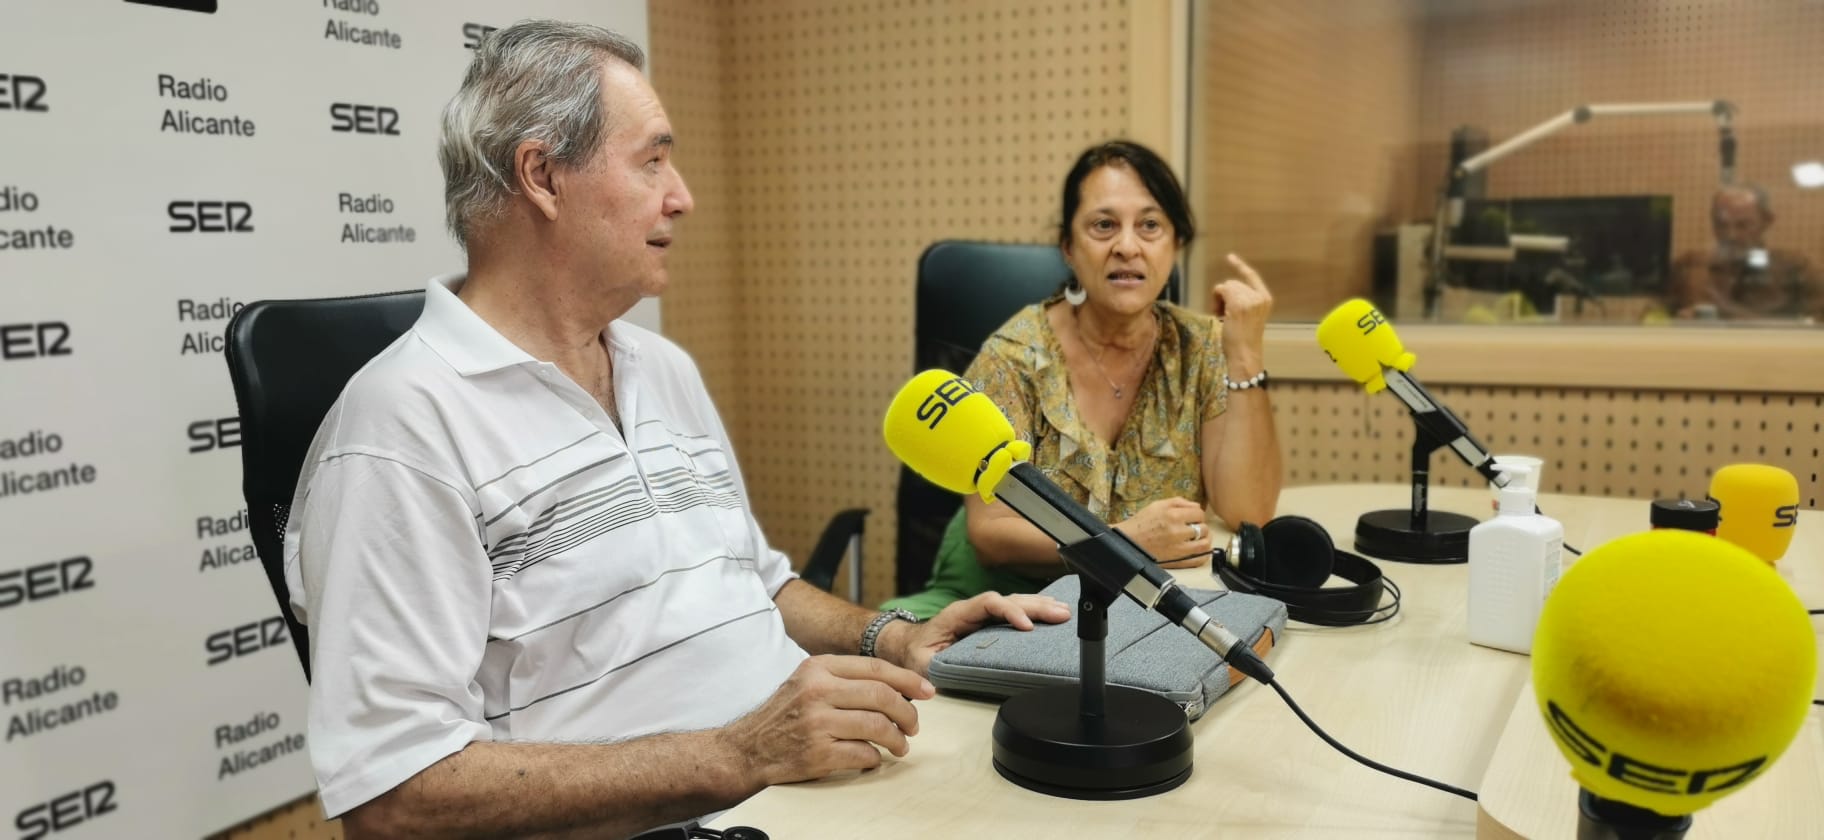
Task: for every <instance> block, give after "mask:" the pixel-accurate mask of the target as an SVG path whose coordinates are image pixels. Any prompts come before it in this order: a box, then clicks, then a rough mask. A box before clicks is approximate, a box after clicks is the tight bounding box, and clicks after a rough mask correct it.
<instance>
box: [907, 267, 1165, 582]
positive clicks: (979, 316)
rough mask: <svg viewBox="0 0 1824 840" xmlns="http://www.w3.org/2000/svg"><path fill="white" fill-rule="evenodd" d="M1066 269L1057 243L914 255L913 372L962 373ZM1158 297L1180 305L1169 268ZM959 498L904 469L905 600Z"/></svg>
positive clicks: (927, 572)
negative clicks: (994, 335) (915, 282)
mask: <svg viewBox="0 0 1824 840" xmlns="http://www.w3.org/2000/svg"><path fill="white" fill-rule="evenodd" d="M1069 277H1070V266H1068V265H1067V264H1065V262H1064V256H1063V254H1061V253H1060V252H1059V251H1058V247H1057V246H1056V245H1050V244H1025V243H1017V244H1016V243H1005V242H968V241H962V240H944V241H941V242H938V243H936V244H934V245H932V246H931V247H929V248H926V249H925V252H924V254H922V255H920V256H919V258H918V286H917V292H916V295H915V302H914V308H913V318H914V323H913V342H914V344H913V351H912V357H913V370H914V371H920V370H926V369H929V368H943V369H945V370H950V371H955V372H957V373H962V372H963V371H964V370H966V369H967V368H968V367H969V364H970V363H971V362H973V361H975V356H976V354H977V353H979V352H981V349H982V343H983V342H984V341H987V340H988V336H990V335H992V334H993V333H994V331H995V330H996V329H998V328H999V327H1000V326H1001V325H1002V324H1004V323H1006V322H1007V319H1009V318H1012V317H1013V315H1014V313H1016V312H1018V311H1020V309H1021V308H1022V307H1024V306H1027V305H1028V304H1033V303H1038V302H1039V301H1041V300H1044V299H1045V298H1047V297H1049V296H1051V295H1052V294H1053V293H1055V292H1057V291H1058V290H1059V289H1060V288H1062V286H1063V284H1064V281H1065V280H1066V279H1068V278H1069ZM1160 297H1161V299H1164V300H1171V301H1179V300H1182V298H1181V297H1180V295H1179V276H1178V270H1177V269H1176V268H1174V269H1173V270H1172V273H1171V276H1170V277H1169V278H1168V279H1167V280H1166V285H1165V288H1164V289H1163V290H1161V292H1160ZM962 503H963V502H962V498H961V497H959V496H957V495H956V494H955V493H952V492H950V491H948V490H945V489H943V488H941V487H938V486H937V485H935V484H932V483H931V482H928V481H926V480H924V479H923V478H921V477H920V476H919V475H918V474H917V473H915V472H913V471H912V470H910V469H908V468H905V467H901V468H900V471H899V492H898V497H897V499H896V500H895V507H896V509H897V515H898V521H899V538H898V542H897V544H896V545H895V546H894V552H895V555H896V560H897V561H898V563H897V566H896V569H895V574H894V585H895V586H896V587H897V589H898V594H900V595H907V594H910V593H913V592H918V591H920V590H922V589H924V588H925V582H926V580H928V579H929V578H930V577H931V564H932V561H933V560H935V559H936V557H937V549H938V545H939V544H940V543H941V542H942V541H943V536H944V528H945V527H947V526H948V525H949V524H950V518H951V517H952V516H955V515H956V509H957V508H958V507H960V506H961V505H962Z"/></svg>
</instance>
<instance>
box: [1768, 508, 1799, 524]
mask: <svg viewBox="0 0 1824 840" xmlns="http://www.w3.org/2000/svg"><path fill="white" fill-rule="evenodd" d="M1797 524H1799V506H1798V505H1780V506H1779V507H1777V508H1774V509H1773V527H1775V528H1791V527H1792V526H1794V525H1797Z"/></svg>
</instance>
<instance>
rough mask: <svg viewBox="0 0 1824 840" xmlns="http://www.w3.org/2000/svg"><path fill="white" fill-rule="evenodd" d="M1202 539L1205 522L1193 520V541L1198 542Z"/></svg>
mask: <svg viewBox="0 0 1824 840" xmlns="http://www.w3.org/2000/svg"><path fill="white" fill-rule="evenodd" d="M1200 539H1203V523H1201V522H1192V523H1191V542H1196V541H1198V540H1200Z"/></svg>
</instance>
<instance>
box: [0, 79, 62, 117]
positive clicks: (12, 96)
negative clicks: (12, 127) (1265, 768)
mask: <svg viewBox="0 0 1824 840" xmlns="http://www.w3.org/2000/svg"><path fill="white" fill-rule="evenodd" d="M45 87H46V86H45V83H44V78H43V77H41V76H27V75H25V74H23V73H0V111H36V112H38V113H44V112H46V111H49V110H51V106H50V103H48V102H45V101H44V93H45Z"/></svg>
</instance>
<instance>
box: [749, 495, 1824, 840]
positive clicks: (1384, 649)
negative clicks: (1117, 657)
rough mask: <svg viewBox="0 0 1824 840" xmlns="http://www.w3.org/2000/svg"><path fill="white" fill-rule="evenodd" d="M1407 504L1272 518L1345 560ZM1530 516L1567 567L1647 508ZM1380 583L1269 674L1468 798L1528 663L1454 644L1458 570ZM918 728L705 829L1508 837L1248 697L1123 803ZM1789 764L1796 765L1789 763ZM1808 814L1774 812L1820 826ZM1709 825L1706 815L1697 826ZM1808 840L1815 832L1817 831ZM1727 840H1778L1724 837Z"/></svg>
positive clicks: (954, 722) (1435, 499)
mask: <svg viewBox="0 0 1824 840" xmlns="http://www.w3.org/2000/svg"><path fill="white" fill-rule="evenodd" d="M1407 498H1408V490H1407V488H1405V487H1400V486H1392V485H1332V486H1323V487H1300V488H1292V489H1289V490H1287V491H1286V492H1285V493H1284V495H1283V496H1282V498H1281V502H1280V506H1279V512H1280V513H1282V514H1288V513H1293V514H1301V515H1304V516H1309V517H1311V518H1313V519H1315V520H1317V521H1318V522H1320V523H1322V524H1323V525H1324V526H1325V527H1326V528H1327V529H1329V531H1330V532H1331V534H1333V535H1335V536H1337V537H1338V538H1339V539H1338V544H1339V546H1341V547H1344V548H1347V547H1349V543H1350V541H1351V539H1350V537H1351V535H1352V534H1353V532H1354V528H1355V518H1356V517H1357V516H1358V515H1359V514H1360V513H1362V512H1363V511H1366V510H1375V509H1380V508H1395V507H1402V506H1404V504H1405V503H1406V501H1407ZM1489 499H1490V494H1489V493H1488V492H1487V491H1485V490H1481V489H1464V488H1441V489H1436V490H1434V491H1433V493H1432V504H1433V506H1434V507H1435V508H1437V509H1440V510H1452V511H1458V512H1462V513H1469V514H1472V515H1478V516H1482V517H1486V516H1487V515H1489V507H1490V505H1489ZM1540 506H1541V508H1543V509H1544V511H1545V512H1546V513H1547V514H1549V515H1551V516H1553V517H1555V518H1557V519H1558V520H1559V521H1561V522H1563V523H1564V526H1565V539H1566V541H1567V542H1569V543H1571V544H1572V545H1575V546H1578V547H1580V548H1587V547H1591V546H1594V545H1597V544H1599V543H1601V542H1603V541H1606V540H1609V539H1613V538H1615V537H1618V536H1622V535H1624V534H1628V533H1633V532H1636V531H1642V530H1645V529H1646V525H1647V503H1646V502H1645V501H1643V500H1623V499H1597V498H1589V497H1577V496H1557V495H1546V496H1544V497H1542V498H1541V499H1540ZM1797 537H1798V538H1797V539H1795V540H1794V542H1793V547H1792V551H1791V552H1790V553H1789V554H1788V555H1787V558H1786V560H1785V561H1784V562H1783V563H1782V564H1781V567H1782V573H1783V574H1784V575H1785V576H1786V577H1787V579H1788V580H1789V581H1792V582H1793V584H1794V586H1795V588H1797V590H1798V592H1799V594H1800V597H1801V598H1802V599H1803V600H1804V601H1805V602H1806V603H1807V604H1813V605H1820V606H1824V556H1821V555H1824V552H1821V551H1820V550H1819V549H1820V548H1824V515H1820V514H1818V513H1815V512H1810V511H1807V512H1805V513H1803V514H1802V515H1801V523H1800V527H1799V531H1798V534H1797ZM1566 559H1570V558H1569V557H1568V556H1567V558H1566ZM1381 565H1382V568H1383V569H1384V570H1385V571H1386V573H1387V575H1388V576H1389V577H1391V578H1393V579H1394V580H1395V581H1397V582H1398V583H1399V585H1400V586H1401V587H1402V588H1403V589H1404V590H1405V593H1406V594H1405V603H1404V607H1403V609H1402V610H1401V613H1400V616H1399V617H1398V618H1397V619H1395V620H1393V621H1391V622H1387V623H1385V624H1380V625H1374V626H1369V627H1354V628H1342V629H1334V628H1314V627H1308V626H1305V625H1296V624H1295V625H1291V626H1290V627H1289V629H1288V632H1287V633H1286V636H1285V638H1284V639H1283V640H1282V642H1281V644H1280V645H1279V646H1278V647H1277V648H1276V649H1275V650H1274V651H1273V653H1272V655H1271V656H1270V657H1269V659H1268V663H1269V664H1271V665H1272V666H1273V668H1274V670H1275V671H1276V672H1277V673H1278V675H1279V679H1280V682H1281V684H1282V685H1284V686H1285V687H1286V689H1287V690H1288V691H1290V692H1291V693H1292V696H1293V697H1294V698H1295V699H1297V700H1298V702H1299V704H1300V705H1301V706H1303V707H1304V709H1305V710H1306V712H1307V713H1309V714H1310V715H1311V716H1312V717H1313V718H1314V719H1315V720H1316V721H1317V722H1318V724H1319V725H1321V726H1323V727H1324V728H1325V729H1326V730H1327V731H1329V732H1330V734H1331V735H1333V736H1335V737H1336V738H1337V739H1339V740H1341V741H1342V742H1343V743H1344V744H1347V745H1349V746H1350V747H1351V748H1353V749H1354V750H1356V751H1357V752H1360V753H1362V754H1364V755H1367V756H1368V757H1369V758H1373V759H1376V760H1378V761H1381V762H1383V763H1386V764H1391V765H1393V766H1395V767H1398V768H1401V769H1404V770H1408V771H1411V772H1415V773H1420V774H1423V775H1426V776H1429V777H1431V778H1434V779H1438V780H1440V781H1444V782H1448V783H1451V784H1455V785H1458V786H1460V787H1468V788H1470V789H1472V790H1474V789H1479V788H1480V787H1481V785H1482V784H1483V781H1484V774H1485V771H1489V770H1490V765H1491V761H1492V760H1493V759H1494V757H1495V756H1496V751H1497V745H1498V744H1502V743H1503V742H1504V735H1506V733H1507V731H1508V729H1509V722H1510V719H1511V718H1514V717H1515V712H1516V709H1517V708H1518V707H1519V706H1520V705H1522V704H1531V703H1532V697H1531V689H1530V687H1528V672H1529V668H1530V660H1529V659H1528V658H1527V657H1525V656H1521V655H1518V654H1512V653H1506V652H1503V651H1497V650H1491V649H1488V648H1483V647H1478V646H1475V645H1471V644H1469V642H1468V641H1466V637H1465V630H1464V627H1465V602H1466V598H1467V569H1466V567H1465V566H1463V565H1460V564H1459V565H1450V566H1419V565H1409V564H1403V563H1382V564H1381ZM1174 574H1175V575H1176V576H1177V577H1178V579H1179V580H1180V581H1181V582H1183V583H1185V584H1186V585H1192V586H1198V587H1205V588H1220V586H1221V584H1220V583H1218V582H1217V581H1216V580H1215V579H1214V577H1213V576H1212V575H1211V573H1210V570H1209V568H1208V567H1204V568H1200V569H1190V570H1180V571H1176V572H1174ZM1334 582H1335V581H1333V583H1334ZM918 708H919V722H920V729H921V732H920V734H919V735H918V736H917V737H916V738H914V739H913V741H912V750H911V752H910V753H909V754H908V755H907V756H906V757H905V758H903V759H894V758H893V757H892V756H887V761H886V764H885V765H884V766H882V767H881V768H880V769H879V770H876V771H870V772H867V773H860V774H845V775H843V776H838V777H835V778H831V779H826V780H823V781H820V782H811V783H805V784H798V785H785V786H780V787H775V788H772V789H769V790H767V791H766V792H764V793H762V794H760V795H758V796H756V797H754V798H752V799H750V800H748V801H747V802H745V803H743V804H742V805H741V806H739V807H737V808H735V809H734V810H732V811H729V812H728V813H727V814H725V815H724V816H723V817H722V818H721V819H720V820H718V821H717V822H716V825H718V826H724V827H726V826H728V825H751V826H755V827H758V828H761V829H764V830H766V831H768V832H769V833H771V834H772V836H774V837H782V838H825V837H828V838H852V837H869V836H875V837H945V838H948V837H995V836H1001V837H1030V836H1061V837H1133V838H1158V837H1169V838H1175V839H1177V838H1197V837H1212V838H1213V837H1218V836H1220V837H1349V838H1372V837H1400V838H1409V837H1470V836H1475V835H1476V834H1477V832H1478V822H1479V821H1480V822H1482V823H1483V826H1482V831H1483V832H1485V833H1486V834H1487V836H1514V830H1508V831H1507V833H1506V834H1502V833H1500V832H1501V830H1502V829H1503V826H1504V823H1503V821H1502V819H1495V818H1491V816H1490V815H1489V814H1487V813H1482V812H1481V811H1480V810H1479V809H1478V807H1477V804H1476V803H1472V802H1469V801H1466V800H1463V799H1460V798H1458V797H1455V796H1450V795H1448V794H1444V793H1441V792H1437V791H1434V790H1431V789H1429V788H1424V787H1421V786H1418V785H1415V784H1412V783H1409V782H1404V781H1400V780H1398V779H1394V778H1392V777H1389V776H1386V775H1383V774H1381V773H1377V772H1375V771H1373V770H1370V769H1368V768H1366V767H1363V766H1361V765H1358V764H1356V763H1355V762H1353V761H1351V760H1349V759H1348V758H1347V757H1345V756H1343V755H1341V754H1339V753H1337V752H1335V751H1334V750H1332V749H1331V748H1330V747H1329V746H1327V745H1326V744H1324V743H1323V742H1322V741H1320V740H1319V739H1318V738H1317V736H1316V735H1314V734H1313V733H1311V732H1310V730H1308V729H1306V728H1305V727H1304V725H1303V724H1302V723H1300V722H1299V721H1298V719H1297V718H1296V717H1295V716H1294V715H1293V714H1292V712H1291V710H1290V709H1288V708H1286V706H1285V704H1284V703H1282V702H1281V701H1280V699H1279V697H1278V696H1277V695H1275V694H1274V693H1273V692H1272V690H1271V689H1268V688H1267V687H1265V686H1261V685H1257V684H1254V683H1251V682H1250V683H1243V684H1241V685H1238V686H1236V687H1235V688H1234V689H1233V690H1231V691H1230V692H1229V693H1228V694H1227V695H1225V696H1224V697H1223V698H1222V699H1221V700H1219V701H1218V702H1217V703H1216V704H1215V705H1214V706H1213V707H1212V708H1211V709H1210V711H1209V712H1208V713H1207V714H1206V715H1204V717H1203V718H1202V719H1201V720H1199V721H1197V723H1195V724H1194V725H1193V726H1192V731H1193V733H1194V734H1195V736H1196V752H1195V769H1194V771H1193V773H1192V775H1191V779H1190V781H1188V782H1187V783H1186V784H1185V785H1183V786H1182V787H1180V788H1178V789H1176V790H1173V791H1170V792H1168V793H1165V794H1161V795H1158V796H1154V797H1150V798H1146V799H1139V800H1130V801H1126V802H1081V801H1075V800H1069V799H1058V798H1054V797H1049V796H1044V795H1041V794H1037V793H1032V792H1030V791H1027V790H1024V789H1021V788H1019V787H1016V786H1014V785H1013V784H1012V783H1009V782H1007V781H1006V780H1004V779H1002V778H1001V777H1000V776H999V775H998V774H997V773H995V771H994V769H993V767H992V766H991V763H990V758H989V756H990V750H991V746H992V745H991V742H990V737H989V732H990V728H991V727H992V725H993V722H994V715H995V711H996V707H995V705H994V704H992V703H988V702H983V701H978V700H973V699H963V698H957V697H951V696H940V697H938V698H936V699H934V700H930V701H926V702H922V703H920V704H919V706H918ZM1522 717H1524V716H1522ZM1533 718H1534V719H1535V720H1536V715H1534V716H1533ZM1539 734H1543V727H1540V728H1539ZM1807 739H1809V740H1807ZM1505 740H1506V741H1507V742H1508V744H1509V746H1507V747H1504V749H1508V750H1510V751H1512V752H1514V753H1515V755H1516V756H1517V758H1516V759H1515V761H1517V762H1518V766H1522V767H1523V768H1524V769H1527V770H1529V771H1532V772H1534V773H1535V774H1536V775H1537V776H1538V777H1539V778H1542V779H1547V780H1557V781H1558V782H1561V783H1562V784H1561V785H1558V786H1557V787H1554V785H1553V784H1551V783H1544V784H1540V785H1529V784H1520V783H1515V782H1513V781H1512V780H1503V781H1501V782H1500V784H1498V785H1497V787H1499V788H1500V791H1499V792H1500V794H1501V795H1502V796H1504V797H1507V799H1506V800H1505V801H1509V802H1520V803H1526V802H1529V801H1531V800H1532V799H1536V798H1537V797H1539V796H1544V795H1556V793H1557V791H1558V789H1559V788H1561V787H1566V786H1568V787H1569V788H1570V790H1571V794H1572V796H1571V797H1567V802H1570V803H1571V804H1570V805H1569V806H1568V807H1569V808H1570V809H1572V810H1569V811H1566V812H1565V813H1568V814H1570V815H1571V817H1570V818H1571V819H1572V820H1574V819H1575V816H1574V814H1575V811H1574V808H1575V805H1574V801H1573V800H1574V792H1575V785H1574V784H1571V783H1570V780H1569V772H1570V768H1569V765H1568V764H1566V763H1565V762H1564V760H1563V759H1562V758H1560V757H1559V756H1558V755H1557V754H1556V752H1555V751H1551V752H1547V753H1539V752H1538V751H1537V749H1536V748H1537V746H1538V744H1537V743H1536V741H1534V740H1532V739H1529V738H1527V737H1524V736H1523V735H1522V734H1519V733H1518V731H1516V733H1515V734H1514V735H1513V736H1511V737H1508V738H1505ZM1548 749H1549V745H1548ZM1800 754H1804V755H1806V756H1808V757H1807V758H1803V759H1799V760H1798V761H1796V762H1794V758H1795V756H1797V755H1800ZM1818 755H1824V743H1819V729H1818V726H1817V715H1816V714H1815V713H1814V715H1813V718H1812V720H1811V721H1810V722H1808V725H1807V729H1806V730H1805V731H1804V732H1803V733H1802V734H1801V740H1800V742H1798V743H1795V745H1794V747H1793V749H1792V750H1791V751H1790V752H1789V754H1788V756H1787V757H1786V758H1783V759H1782V760H1781V762H1780V764H1779V765H1776V768H1775V769H1776V770H1782V769H1783V767H1784V765H1786V764H1787V763H1788V762H1794V763H1795V764H1804V763H1805V762H1806V761H1814V762H1815V761H1816V759H1817V756H1818ZM1504 758H1505V756H1504ZM1508 763H1510V764H1512V763H1513V762H1508ZM1773 775H1774V774H1773V773H1770V774H1769V776H1768V778H1765V779H1762V780H1759V781H1758V782H1757V786H1756V787H1750V788H1748V789H1746V790H1744V791H1743V792H1742V793H1740V794H1737V796H1736V797H1735V798H1736V799H1738V800H1743V801H1745V802H1752V801H1753V800H1751V799H1750V797H1754V798H1756V799H1758V798H1760V797H1761V796H1764V795H1765V792H1763V793H1761V794H1757V793H1756V789H1757V787H1760V786H1763V785H1764V784H1765V783H1766V782H1768V781H1769V779H1771V778H1773ZM1769 787H1771V786H1769ZM1820 799H1824V797H1818V796H1816V795H1812V796H1810V797H1808V800H1809V802H1808V803H1807V804H1803V805H1801V804H1797V803H1794V802H1793V801H1792V800H1786V801H1785V803H1783V804H1776V805H1774V806H1773V807H1775V808H1782V809H1785V810H1788V811H1790V810H1792V809H1798V808H1809V809H1820V808H1824V805H1821V804H1819V800H1820ZM1728 802H1729V800H1725V801H1724V804H1727V803H1728ZM1719 807H1720V806H1719ZM1763 810H1764V809H1763ZM1502 817H1503V819H1510V821H1511V818H1509V817H1508V815H1507V814H1502ZM1550 819H1551V817H1550V815H1549V814H1548V815H1547V818H1546V821H1545V822H1544V823H1543V824H1544V825H1546V826H1548V828H1547V833H1548V835H1549V834H1558V832H1557V831H1556V829H1555V826H1556V825H1558V823H1555V822H1551V821H1550ZM1705 825H1706V823H1705V821H1704V819H1703V815H1702V814H1700V815H1699V819H1698V826H1699V828H1700V829H1702V828H1703V827H1704V826H1705ZM1808 825H1809V826H1811V827H1814V828H1815V827H1816V826H1819V825H1824V818H1812V819H1810V821H1809V823H1808ZM1735 827H1736V828H1737V829H1741V828H1742V826H1741V824H1740V823H1736V824H1735ZM1035 830H1037V831H1041V832H1044V834H1042V835H1034V834H1033V832H1034V831H1035ZM1519 830H1522V831H1525V830H1528V829H1526V828H1525V827H1522V828H1520V829H1519ZM1560 836H1571V835H1570V834H1569V833H1568V830H1567V832H1566V833H1564V834H1562V835H1560ZM1697 836H1698V835H1697V832H1693V838H1694V840H1695V838H1696V837H1697ZM1733 836H1741V837H1748V836H1774V835H1771V834H1758V833H1752V832H1750V833H1741V832H1740V831H1739V830H1738V831H1737V832H1736V833H1735V834H1734V835H1733Z"/></svg>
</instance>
